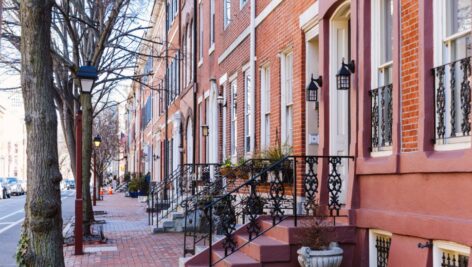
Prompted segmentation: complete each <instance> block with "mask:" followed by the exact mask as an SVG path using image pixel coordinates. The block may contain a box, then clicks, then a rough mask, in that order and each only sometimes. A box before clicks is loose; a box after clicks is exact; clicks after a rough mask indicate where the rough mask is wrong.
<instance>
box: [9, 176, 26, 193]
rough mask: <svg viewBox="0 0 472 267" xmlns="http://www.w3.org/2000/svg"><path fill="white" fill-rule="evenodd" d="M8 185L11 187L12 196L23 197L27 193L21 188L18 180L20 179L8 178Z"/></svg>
mask: <svg viewBox="0 0 472 267" xmlns="http://www.w3.org/2000/svg"><path fill="white" fill-rule="evenodd" d="M7 183H8V185H9V186H10V191H11V194H12V195H15V196H19V195H23V194H24V193H25V191H24V190H23V188H22V187H21V184H20V182H19V180H18V178H15V177H8V178H7Z"/></svg>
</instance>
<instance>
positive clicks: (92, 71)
mask: <svg viewBox="0 0 472 267" xmlns="http://www.w3.org/2000/svg"><path fill="white" fill-rule="evenodd" d="M89 65H90V64H89ZM76 76H77V78H78V79H79V81H80V104H81V106H82V107H83V106H84V103H86V101H90V98H91V95H90V93H91V92H92V88H93V84H94V82H95V80H97V78H98V72H97V68H95V67H94V66H82V67H80V68H79V71H78V72H77V75H76ZM84 113H85V114H84V116H91V114H88V113H89V112H88V110H87V109H85V110H84ZM75 128H76V129H75V130H76V138H77V141H76V175H75V176H76V187H75V191H76V194H75V227H74V236H75V239H74V240H75V241H74V243H75V244H74V246H75V254H76V255H82V254H83V213H82V212H83V211H82V210H83V203H82V201H83V199H82V197H83V196H82V168H81V166H82V111H80V110H79V112H78V113H77V115H76V121H75Z"/></svg>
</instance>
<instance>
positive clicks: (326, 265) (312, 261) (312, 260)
mask: <svg viewBox="0 0 472 267" xmlns="http://www.w3.org/2000/svg"><path fill="white" fill-rule="evenodd" d="M297 253H298V262H299V263H300V266H302V267H339V266H341V262H342V261H343V250H342V249H341V248H340V247H338V246H337V244H335V243H332V244H331V245H330V246H329V248H328V249H326V250H312V249H311V248H309V247H301V248H300V249H299V250H298V251H297Z"/></svg>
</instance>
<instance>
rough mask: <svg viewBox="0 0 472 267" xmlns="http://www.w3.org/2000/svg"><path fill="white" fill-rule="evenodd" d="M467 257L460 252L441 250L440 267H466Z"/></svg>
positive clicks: (467, 263) (467, 264)
mask: <svg viewBox="0 0 472 267" xmlns="http://www.w3.org/2000/svg"><path fill="white" fill-rule="evenodd" d="M468 266H469V257H468V256H465V255H461V254H457V255H456V254H454V253H449V252H443V254H442V257H441V267H468Z"/></svg>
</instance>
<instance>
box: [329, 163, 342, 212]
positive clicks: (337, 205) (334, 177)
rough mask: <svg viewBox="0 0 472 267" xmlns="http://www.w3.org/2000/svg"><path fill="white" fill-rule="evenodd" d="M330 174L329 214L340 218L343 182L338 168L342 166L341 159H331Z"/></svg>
mask: <svg viewBox="0 0 472 267" xmlns="http://www.w3.org/2000/svg"><path fill="white" fill-rule="evenodd" d="M329 164H330V172H329V175H328V192H329V205H328V207H329V213H330V215H331V216H339V210H340V209H341V205H342V203H341V202H340V195H341V190H342V183H343V180H342V178H341V174H340V173H339V170H338V166H340V165H341V157H339V156H332V157H330V158H329Z"/></svg>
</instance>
